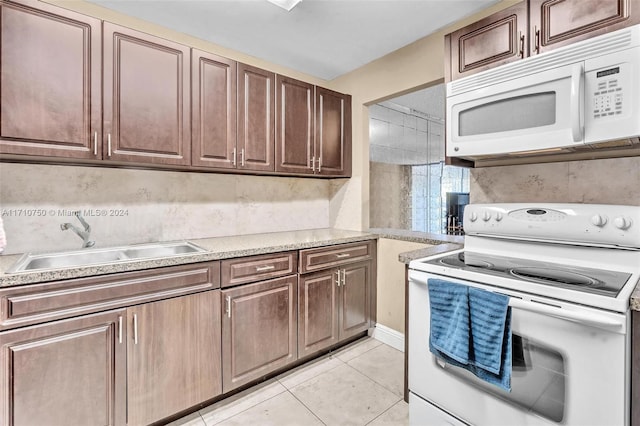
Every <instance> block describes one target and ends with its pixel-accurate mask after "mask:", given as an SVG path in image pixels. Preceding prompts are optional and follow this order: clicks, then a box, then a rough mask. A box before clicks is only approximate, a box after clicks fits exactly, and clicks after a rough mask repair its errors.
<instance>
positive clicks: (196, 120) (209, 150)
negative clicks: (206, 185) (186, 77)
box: [191, 49, 236, 168]
mask: <svg viewBox="0 0 640 426" xmlns="http://www.w3.org/2000/svg"><path fill="white" fill-rule="evenodd" d="M192 55H193V56H192V59H191V74H192V77H191V81H192V83H193V94H192V111H193V118H192V136H193V139H192V151H191V155H192V159H191V161H192V164H193V165H194V166H209V167H219V168H235V166H236V165H235V159H234V154H235V148H236V62H235V61H232V60H230V59H227V58H223V57H221V56H216V55H213V54H211V53H206V52H202V51H199V50H196V49H193V52H192Z"/></svg>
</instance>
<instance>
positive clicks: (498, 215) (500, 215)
mask: <svg viewBox="0 0 640 426" xmlns="http://www.w3.org/2000/svg"><path fill="white" fill-rule="evenodd" d="M501 220H502V213H496V222H500V221H501Z"/></svg>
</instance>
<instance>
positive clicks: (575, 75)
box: [446, 62, 584, 157]
mask: <svg viewBox="0 0 640 426" xmlns="http://www.w3.org/2000/svg"><path fill="white" fill-rule="evenodd" d="M449 85H451V83H449ZM449 89H450V90H449ZM451 90H453V89H451V88H450V87H448V92H449V91H451ZM583 100H584V62H578V63H575V64H571V65H565V66H562V67H557V68H553V69H550V70H547V71H543V72H539V73H536V74H532V75H527V76H524V77H519V78H516V79H512V80H507V81H504V82H501V83H496V84H494V85H491V86H488V87H483V88H481V89H476V90H471V91H468V92H463V93H460V94H453V95H451V96H449V94H448V96H447V132H446V135H447V140H446V151H447V156H449V157H465V156H480V155H500V154H508V153H516V152H524V151H526V152H528V151H538V150H549V149H556V148H560V147H568V146H574V145H581V144H583V143H584V129H583V127H584V107H583Z"/></svg>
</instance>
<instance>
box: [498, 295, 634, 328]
mask: <svg viewBox="0 0 640 426" xmlns="http://www.w3.org/2000/svg"><path fill="white" fill-rule="evenodd" d="M509 306H511V307H512V308H516V309H523V310H525V311H530V312H535V313H539V314H544V315H550V316H552V317H556V318H561V319H565V320H567V321H573V322H577V323H580V324H589V325H593V326H596V327H605V328H609V329H618V328H623V327H624V324H625V323H624V321H617V320H615V319H613V318H609V317H606V316H604V315H599V314H596V313H593V312H576V311H570V310H567V309H563V308H561V307H555V306H550V305H546V304H543V303H535V302H527V301H524V300H520V299H514V298H510V299H509Z"/></svg>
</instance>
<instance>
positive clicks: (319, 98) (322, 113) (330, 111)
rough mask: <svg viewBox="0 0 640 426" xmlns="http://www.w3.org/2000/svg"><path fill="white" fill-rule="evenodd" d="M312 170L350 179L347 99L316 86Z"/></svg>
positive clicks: (348, 102) (349, 130) (348, 105)
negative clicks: (314, 160) (314, 159)
mask: <svg viewBox="0 0 640 426" xmlns="http://www.w3.org/2000/svg"><path fill="white" fill-rule="evenodd" d="M315 158H316V159H317V163H316V170H317V172H318V173H319V174H321V175H326V176H345V177H346V176H351V96H349V95H343V94H342V93H337V92H333V91H331V90H329V89H325V88H322V87H316V137H315Z"/></svg>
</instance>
